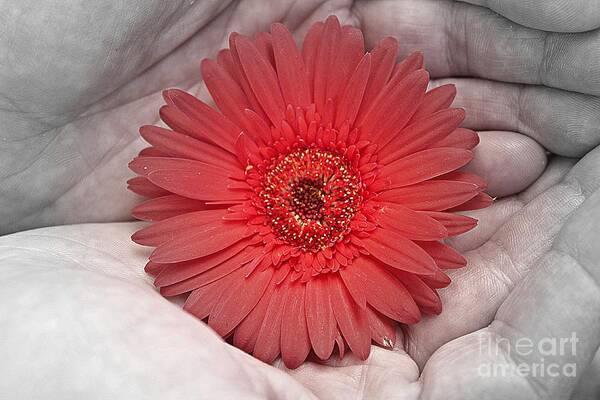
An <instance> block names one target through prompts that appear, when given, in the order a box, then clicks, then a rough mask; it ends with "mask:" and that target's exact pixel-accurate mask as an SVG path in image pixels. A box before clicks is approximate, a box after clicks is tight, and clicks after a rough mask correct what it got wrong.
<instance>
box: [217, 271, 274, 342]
mask: <svg viewBox="0 0 600 400" xmlns="http://www.w3.org/2000/svg"><path fill="white" fill-rule="evenodd" d="M272 276H273V269H272V268H269V269H267V270H265V271H261V272H257V273H255V274H252V275H251V276H250V277H248V278H244V277H241V278H239V279H238V280H237V281H234V282H233V283H232V285H231V287H230V289H229V291H228V292H227V294H226V295H223V296H222V297H221V298H220V299H219V303H218V304H216V305H215V307H214V308H213V310H212V312H211V314H210V318H209V319H208V326H210V327H211V328H212V329H214V330H215V331H216V332H217V333H218V334H219V335H221V336H227V335H228V334H229V333H230V332H231V331H232V330H233V329H234V328H235V327H236V326H238V325H239V323H240V322H242V320H243V319H244V318H245V317H246V316H247V315H248V314H249V313H250V311H252V309H253V308H254V307H255V306H256V304H258V302H259V300H260V298H261V297H262V295H263V294H264V293H265V290H266V289H267V285H268V284H269V282H271V277H272Z"/></svg>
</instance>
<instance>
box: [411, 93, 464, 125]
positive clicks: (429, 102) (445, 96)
mask: <svg viewBox="0 0 600 400" xmlns="http://www.w3.org/2000/svg"><path fill="white" fill-rule="evenodd" d="M455 96H456V86H454V85H453V84H448V85H442V86H438V87H436V88H434V89H431V90H430V91H429V92H427V93H426V94H425V97H424V98H423V102H422V103H421V105H420V106H419V108H417V111H416V112H415V114H414V115H413V116H412V120H413V121H417V120H420V119H422V118H426V117H428V116H429V115H431V114H434V113H436V112H438V111H440V110H444V109H446V108H448V107H450V104H452V101H453V100H454V97H455Z"/></svg>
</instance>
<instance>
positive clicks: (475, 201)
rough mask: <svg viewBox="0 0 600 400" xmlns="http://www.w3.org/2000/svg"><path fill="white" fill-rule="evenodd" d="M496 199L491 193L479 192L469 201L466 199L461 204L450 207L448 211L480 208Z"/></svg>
mask: <svg viewBox="0 0 600 400" xmlns="http://www.w3.org/2000/svg"><path fill="white" fill-rule="evenodd" d="M493 202H494V199H492V198H491V197H490V196H489V195H487V194H485V193H477V195H476V196H475V197H473V198H471V199H470V200H468V201H465V202H464V203H462V204H461V205H458V206H455V207H452V208H448V209H447V211H452V212H455V211H469V210H478V209H480V208H486V207H489V206H490V205H492V203H493Z"/></svg>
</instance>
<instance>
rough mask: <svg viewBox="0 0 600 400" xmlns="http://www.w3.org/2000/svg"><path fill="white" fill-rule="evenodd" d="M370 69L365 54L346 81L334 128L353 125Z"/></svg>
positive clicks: (368, 58)
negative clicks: (345, 124)
mask: <svg viewBox="0 0 600 400" xmlns="http://www.w3.org/2000/svg"><path fill="white" fill-rule="evenodd" d="M370 69H371V56H370V54H365V56H364V57H363V58H362V60H361V61H360V62H359V63H358V65H357V66H356V69H355V70H354V73H353V74H352V76H351V77H350V79H349V80H348V84H347V85H346V88H345V89H344V92H343V94H342V96H341V98H340V104H339V106H338V110H337V114H336V120H335V126H336V127H338V128H339V127H341V126H342V124H343V123H347V124H349V125H350V124H353V123H354V120H355V118H356V115H357V114H358V110H359V109H360V105H361V103H362V98H363V93H364V91H365V88H366V86H367V82H368V79H369V72H370Z"/></svg>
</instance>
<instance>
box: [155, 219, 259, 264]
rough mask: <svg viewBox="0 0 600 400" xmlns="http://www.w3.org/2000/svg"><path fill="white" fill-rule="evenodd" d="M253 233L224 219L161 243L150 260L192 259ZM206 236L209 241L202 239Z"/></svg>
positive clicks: (161, 261) (158, 261)
mask: <svg viewBox="0 0 600 400" xmlns="http://www.w3.org/2000/svg"><path fill="white" fill-rule="evenodd" d="M253 234H254V231H253V230H252V229H249V228H248V227H247V226H246V225H244V224H239V223H233V222H226V221H218V222H215V223H210V224H205V225H202V226H199V227H198V228H197V229H196V230H195V232H194V233H193V234H191V235H186V236H183V237H178V238H176V239H174V240H171V241H169V242H166V243H164V244H161V245H160V246H159V247H157V248H156V249H155V250H154V251H153V252H152V255H150V260H152V261H154V262H157V263H175V262H180V261H188V260H193V259H194V258H200V257H204V256H207V255H209V254H213V253H215V252H217V251H219V250H223V249H224V248H226V247H229V246H231V245H232V244H234V243H236V242H238V241H240V240H242V239H243V238H245V237H248V236H250V235H253ZM207 237H210V241H206V240H203V239H206V238H207Z"/></svg>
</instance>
